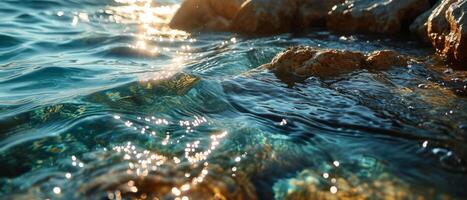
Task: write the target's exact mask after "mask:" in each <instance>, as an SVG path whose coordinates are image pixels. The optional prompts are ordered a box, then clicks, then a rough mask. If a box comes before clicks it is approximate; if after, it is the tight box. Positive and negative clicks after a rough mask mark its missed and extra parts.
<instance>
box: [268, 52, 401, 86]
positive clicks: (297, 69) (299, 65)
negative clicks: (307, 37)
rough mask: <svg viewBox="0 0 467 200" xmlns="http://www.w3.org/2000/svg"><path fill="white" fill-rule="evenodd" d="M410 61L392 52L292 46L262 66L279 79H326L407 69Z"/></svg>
mask: <svg viewBox="0 0 467 200" xmlns="http://www.w3.org/2000/svg"><path fill="white" fill-rule="evenodd" d="M407 61H408V59H407V58H406V57H405V56H403V55H400V54H398V53H397V52H394V51H390V50H383V51H375V52H372V53H370V54H368V55H364V54H363V53H361V52H353V51H348V50H334V49H315V48H312V47H291V48H289V49H287V50H286V51H284V52H282V53H280V54H279V55H277V56H276V57H275V58H274V59H273V60H272V62H271V63H269V64H265V65H263V66H262V67H263V68H267V69H270V70H272V71H273V72H274V73H275V74H276V75H277V76H278V77H279V78H280V79H283V80H288V79H291V78H292V79H294V78H298V79H305V78H308V77H310V76H317V77H320V78H327V77H330V76H336V75H339V74H342V73H348V72H352V71H354V70H358V69H365V68H366V69H385V68H388V67H391V66H405V65H407Z"/></svg>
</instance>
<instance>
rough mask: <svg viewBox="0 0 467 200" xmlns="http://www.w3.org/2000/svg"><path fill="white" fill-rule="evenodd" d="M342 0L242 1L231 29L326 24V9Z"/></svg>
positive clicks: (277, 30)
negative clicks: (243, 2)
mask: <svg viewBox="0 0 467 200" xmlns="http://www.w3.org/2000/svg"><path fill="white" fill-rule="evenodd" d="M340 2H342V0H328V1H321V0H290V1H284V0H252V1H247V2H245V4H243V5H242V7H241V9H240V10H239V12H238V14H237V16H236V17H235V19H234V20H233V22H232V30H234V31H236V32H244V33H259V34H272V33H281V32H293V31H299V30H302V29H304V28H307V27H316V26H320V25H323V24H324V21H325V16H326V15H327V12H328V11H329V10H331V8H332V6H334V5H336V4H337V3H340Z"/></svg>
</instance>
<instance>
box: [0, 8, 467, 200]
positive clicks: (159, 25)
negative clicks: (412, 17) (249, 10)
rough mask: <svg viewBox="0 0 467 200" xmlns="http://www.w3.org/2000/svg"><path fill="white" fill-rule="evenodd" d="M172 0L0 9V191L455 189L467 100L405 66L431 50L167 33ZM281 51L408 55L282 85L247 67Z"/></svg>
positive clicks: (215, 194)
mask: <svg viewBox="0 0 467 200" xmlns="http://www.w3.org/2000/svg"><path fill="white" fill-rule="evenodd" d="M178 3H180V1H178V0H172V1H171V0H164V1H162V0H157V1H151V0H147V1H144V0H115V1H111V0H99V1H95V0H63V1H58V0H57V1H54V0H21V1H20V0H2V1H1V2H0V196H1V197H0V198H1V199H121V198H123V199H154V198H159V199H183V200H186V199H224V198H225V199H255V198H259V199H273V198H276V199H342V198H351V199H383V198H385V199H415V198H421V199H443V198H448V199H463V198H465V197H466V196H467V191H466V190H465V183H466V182H467V164H466V159H465V158H466V157H467V156H466V155H467V146H466V138H467V112H466V111H467V100H466V99H465V97H462V96H460V94H459V93H456V92H455V91H453V90H452V87H451V82H452V81H451V82H449V81H450V80H451V79H452V77H451V76H453V75H452V74H450V73H448V74H446V73H443V72H442V71H443V70H444V68H445V66H434V67H427V66H425V65H421V64H417V60H419V61H420V60H426V59H427V58H428V56H429V55H431V54H432V50H431V49H429V48H427V47H425V46H423V45H421V44H419V43H418V42H416V41H415V40H413V39H411V38H401V37H398V38H396V37H388V36H362V35H339V34H332V33H329V32H324V31H307V32H305V33H303V34H301V35H291V34H284V35H277V36H268V37H267V36H264V37H246V36H241V35H236V34H233V33H219V32H212V33H209V32H203V33H191V34H189V33H185V32H182V31H176V30H171V29H170V28H168V26H167V23H168V21H169V20H170V16H171V15H172V14H173V13H174V12H175V10H176V9H177V6H178ZM291 45H308V46H314V47H323V48H337V49H350V50H356V51H362V52H369V51H373V50H378V49H393V50H397V51H399V52H401V53H403V54H407V55H410V56H413V57H414V58H415V59H416V60H413V61H412V64H411V65H410V66H409V67H408V68H392V69H389V70H385V71H367V70H360V71H355V72H353V73H350V74H344V75H342V76H338V77H334V78H331V79H326V80H321V79H318V78H314V77H311V78H309V79H307V80H305V81H304V82H300V83H295V84H293V85H291V84H286V83H283V82H281V81H280V80H279V79H277V78H276V77H275V76H274V74H272V73H271V72H268V71H265V70H262V69H256V68H257V67H258V66H260V65H261V64H264V63H267V62H269V61H270V60H271V59H272V58H273V57H274V56H275V55H276V54H277V53H278V52H280V51H282V50H284V49H285V48H287V47H288V46H291ZM458 75H459V74H456V76H458ZM461 75H462V74H461ZM461 75H459V76H461ZM464 77H467V76H464ZM462 81H464V82H462ZM454 82H456V84H458V85H459V84H460V85H461V87H462V84H465V83H466V81H465V78H464V79H462V78H461V79H459V80H456V81H454Z"/></svg>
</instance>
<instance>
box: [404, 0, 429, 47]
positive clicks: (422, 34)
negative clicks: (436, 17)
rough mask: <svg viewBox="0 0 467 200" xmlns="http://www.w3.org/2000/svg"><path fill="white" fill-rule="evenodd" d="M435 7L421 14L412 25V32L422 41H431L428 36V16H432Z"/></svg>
mask: <svg viewBox="0 0 467 200" xmlns="http://www.w3.org/2000/svg"><path fill="white" fill-rule="evenodd" d="M433 9H434V7H433V8H432V9H430V10H428V11H426V12H424V13H423V14H421V15H420V16H418V17H417V18H416V19H415V21H414V22H413V23H412V24H411V25H410V27H409V29H410V32H411V33H413V34H414V35H416V36H417V37H418V38H419V39H420V40H421V41H422V42H425V43H430V38H428V23H427V21H428V18H429V17H430V15H431V13H432V12H433Z"/></svg>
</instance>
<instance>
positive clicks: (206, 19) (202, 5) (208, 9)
mask: <svg viewBox="0 0 467 200" xmlns="http://www.w3.org/2000/svg"><path fill="white" fill-rule="evenodd" d="M244 1H245V0H186V1H184V2H183V3H182V5H181V7H180V8H179V9H178V11H177V12H176V13H175V15H174V17H173V18H172V20H171V21H170V24H169V25H170V27H171V28H175V29H180V30H194V29H209V30H221V31H225V30H228V29H229V27H230V23H231V20H232V19H233V18H234V17H235V15H236V13H237V12H238V10H239V9H240V6H241V5H242V3H243V2H244Z"/></svg>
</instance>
